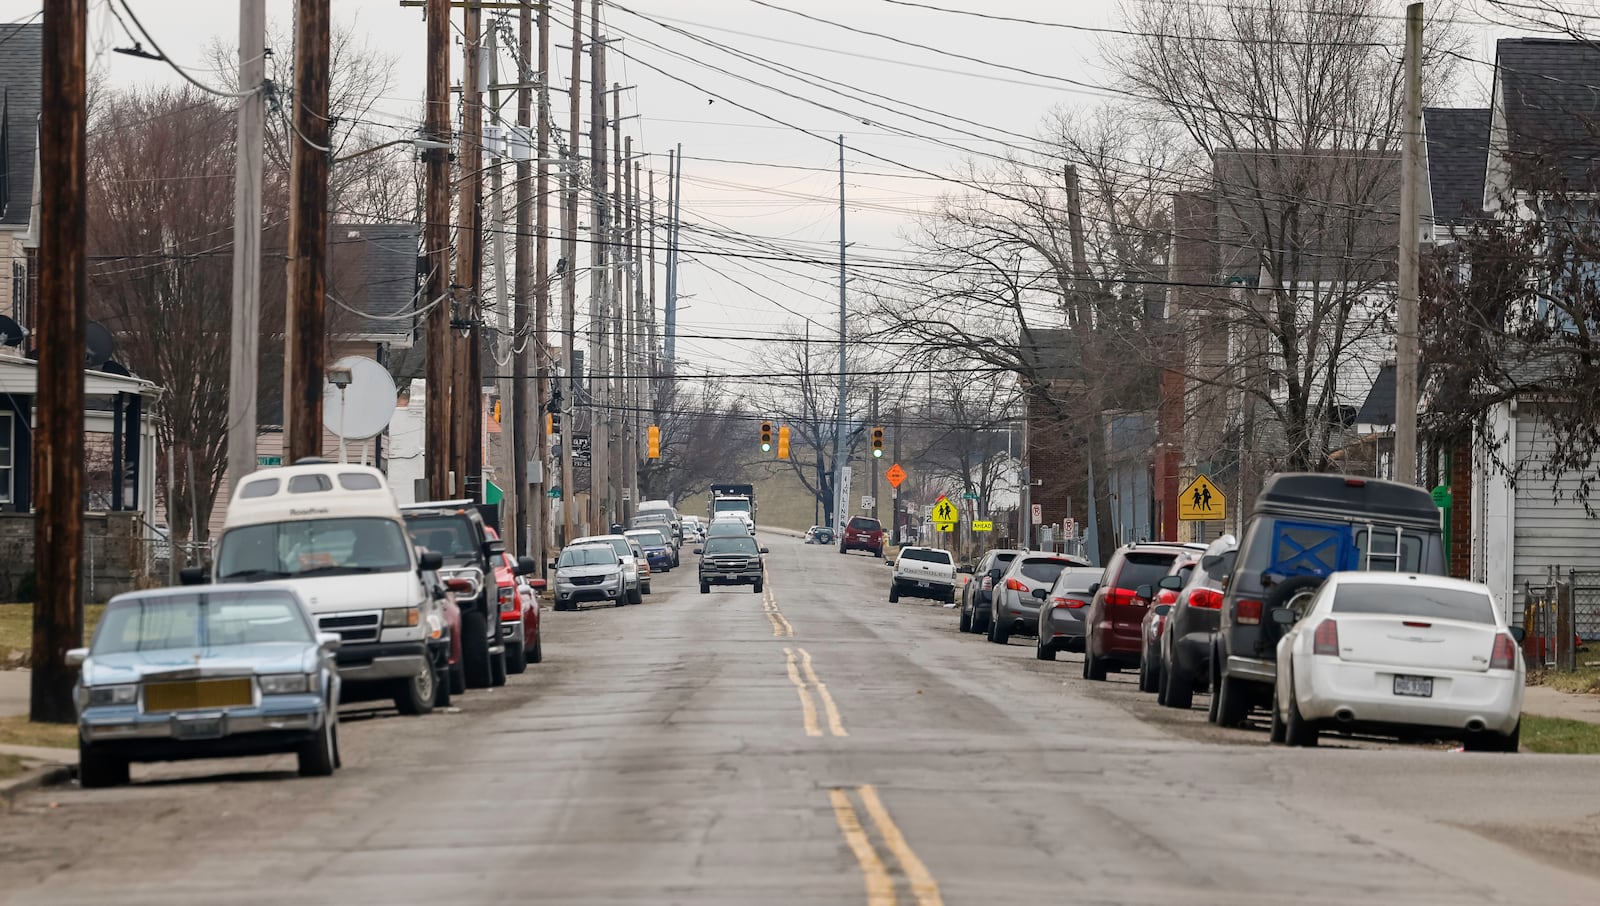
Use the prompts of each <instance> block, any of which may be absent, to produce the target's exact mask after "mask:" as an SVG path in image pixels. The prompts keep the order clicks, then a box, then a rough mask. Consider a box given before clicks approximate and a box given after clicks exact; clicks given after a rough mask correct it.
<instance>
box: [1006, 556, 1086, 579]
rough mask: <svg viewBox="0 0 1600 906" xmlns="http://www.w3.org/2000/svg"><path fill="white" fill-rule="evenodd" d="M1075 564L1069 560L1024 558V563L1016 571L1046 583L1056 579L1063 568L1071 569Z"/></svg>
mask: <svg viewBox="0 0 1600 906" xmlns="http://www.w3.org/2000/svg"><path fill="white" fill-rule="evenodd" d="M1073 565H1074V564H1073V563H1072V562H1071V561H1068V560H1032V559H1030V560H1024V561H1022V565H1021V566H1018V567H1015V569H1016V571H1017V572H1019V573H1022V574H1023V575H1024V576H1026V577H1028V578H1029V579H1032V580H1033V581H1035V582H1042V583H1044V584H1045V585H1049V584H1050V583H1052V582H1054V581H1055V580H1056V577H1057V576H1059V575H1061V571H1062V570H1063V569H1069V568H1071V567H1072V566H1073Z"/></svg>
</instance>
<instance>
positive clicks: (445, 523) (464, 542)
mask: <svg viewBox="0 0 1600 906" xmlns="http://www.w3.org/2000/svg"><path fill="white" fill-rule="evenodd" d="M406 531H407V532H409V533H410V534H411V540H412V542H413V543H414V544H418V545H421V546H422V547H425V548H427V549H428V550H430V551H433V552H434V553H436V554H438V555H439V556H441V557H443V558H445V560H447V561H451V562H458V561H461V560H476V559H477V558H478V542H477V539H476V538H475V537H474V535H475V534H476V533H475V532H473V530H472V522H471V521H470V520H468V519H467V518H466V517H464V516H407V517H406Z"/></svg>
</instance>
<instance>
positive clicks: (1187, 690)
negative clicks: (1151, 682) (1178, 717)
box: [1161, 664, 1194, 711]
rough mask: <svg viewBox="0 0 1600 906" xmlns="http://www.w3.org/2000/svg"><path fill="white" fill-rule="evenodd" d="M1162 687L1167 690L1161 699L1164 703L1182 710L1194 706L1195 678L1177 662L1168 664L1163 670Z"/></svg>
mask: <svg viewBox="0 0 1600 906" xmlns="http://www.w3.org/2000/svg"><path fill="white" fill-rule="evenodd" d="M1161 688H1162V689H1164V690H1166V692H1165V694H1164V695H1163V696H1162V700H1161V703H1162V704H1163V705H1166V706H1167V707H1169V708H1177V709H1179V710H1180V711H1187V710H1189V709H1190V708H1191V707H1193V706H1194V678H1193V677H1191V676H1189V674H1187V673H1184V672H1183V670H1182V668H1180V667H1179V666H1178V665H1177V664H1168V665H1166V669H1165V670H1162V671H1161Z"/></svg>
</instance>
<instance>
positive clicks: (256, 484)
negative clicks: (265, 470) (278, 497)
mask: <svg viewBox="0 0 1600 906" xmlns="http://www.w3.org/2000/svg"><path fill="white" fill-rule="evenodd" d="M276 493H278V479H276V478H263V479H260V480H259V481H252V482H250V483H248V484H246V485H245V486H244V488H243V489H241V490H240V491H239V497H240V499H242V500H250V499H252V498H255V497H271V496H272V495H273V494H276Z"/></svg>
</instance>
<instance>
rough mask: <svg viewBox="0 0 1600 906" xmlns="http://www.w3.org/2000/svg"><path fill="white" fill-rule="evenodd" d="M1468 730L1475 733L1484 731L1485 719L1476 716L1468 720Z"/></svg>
mask: <svg viewBox="0 0 1600 906" xmlns="http://www.w3.org/2000/svg"><path fill="white" fill-rule="evenodd" d="M1467 730H1469V731H1470V732H1473V733H1482V732H1483V721H1481V720H1479V719H1477V718H1476V717H1474V718H1473V719H1471V720H1469V721H1467Z"/></svg>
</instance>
